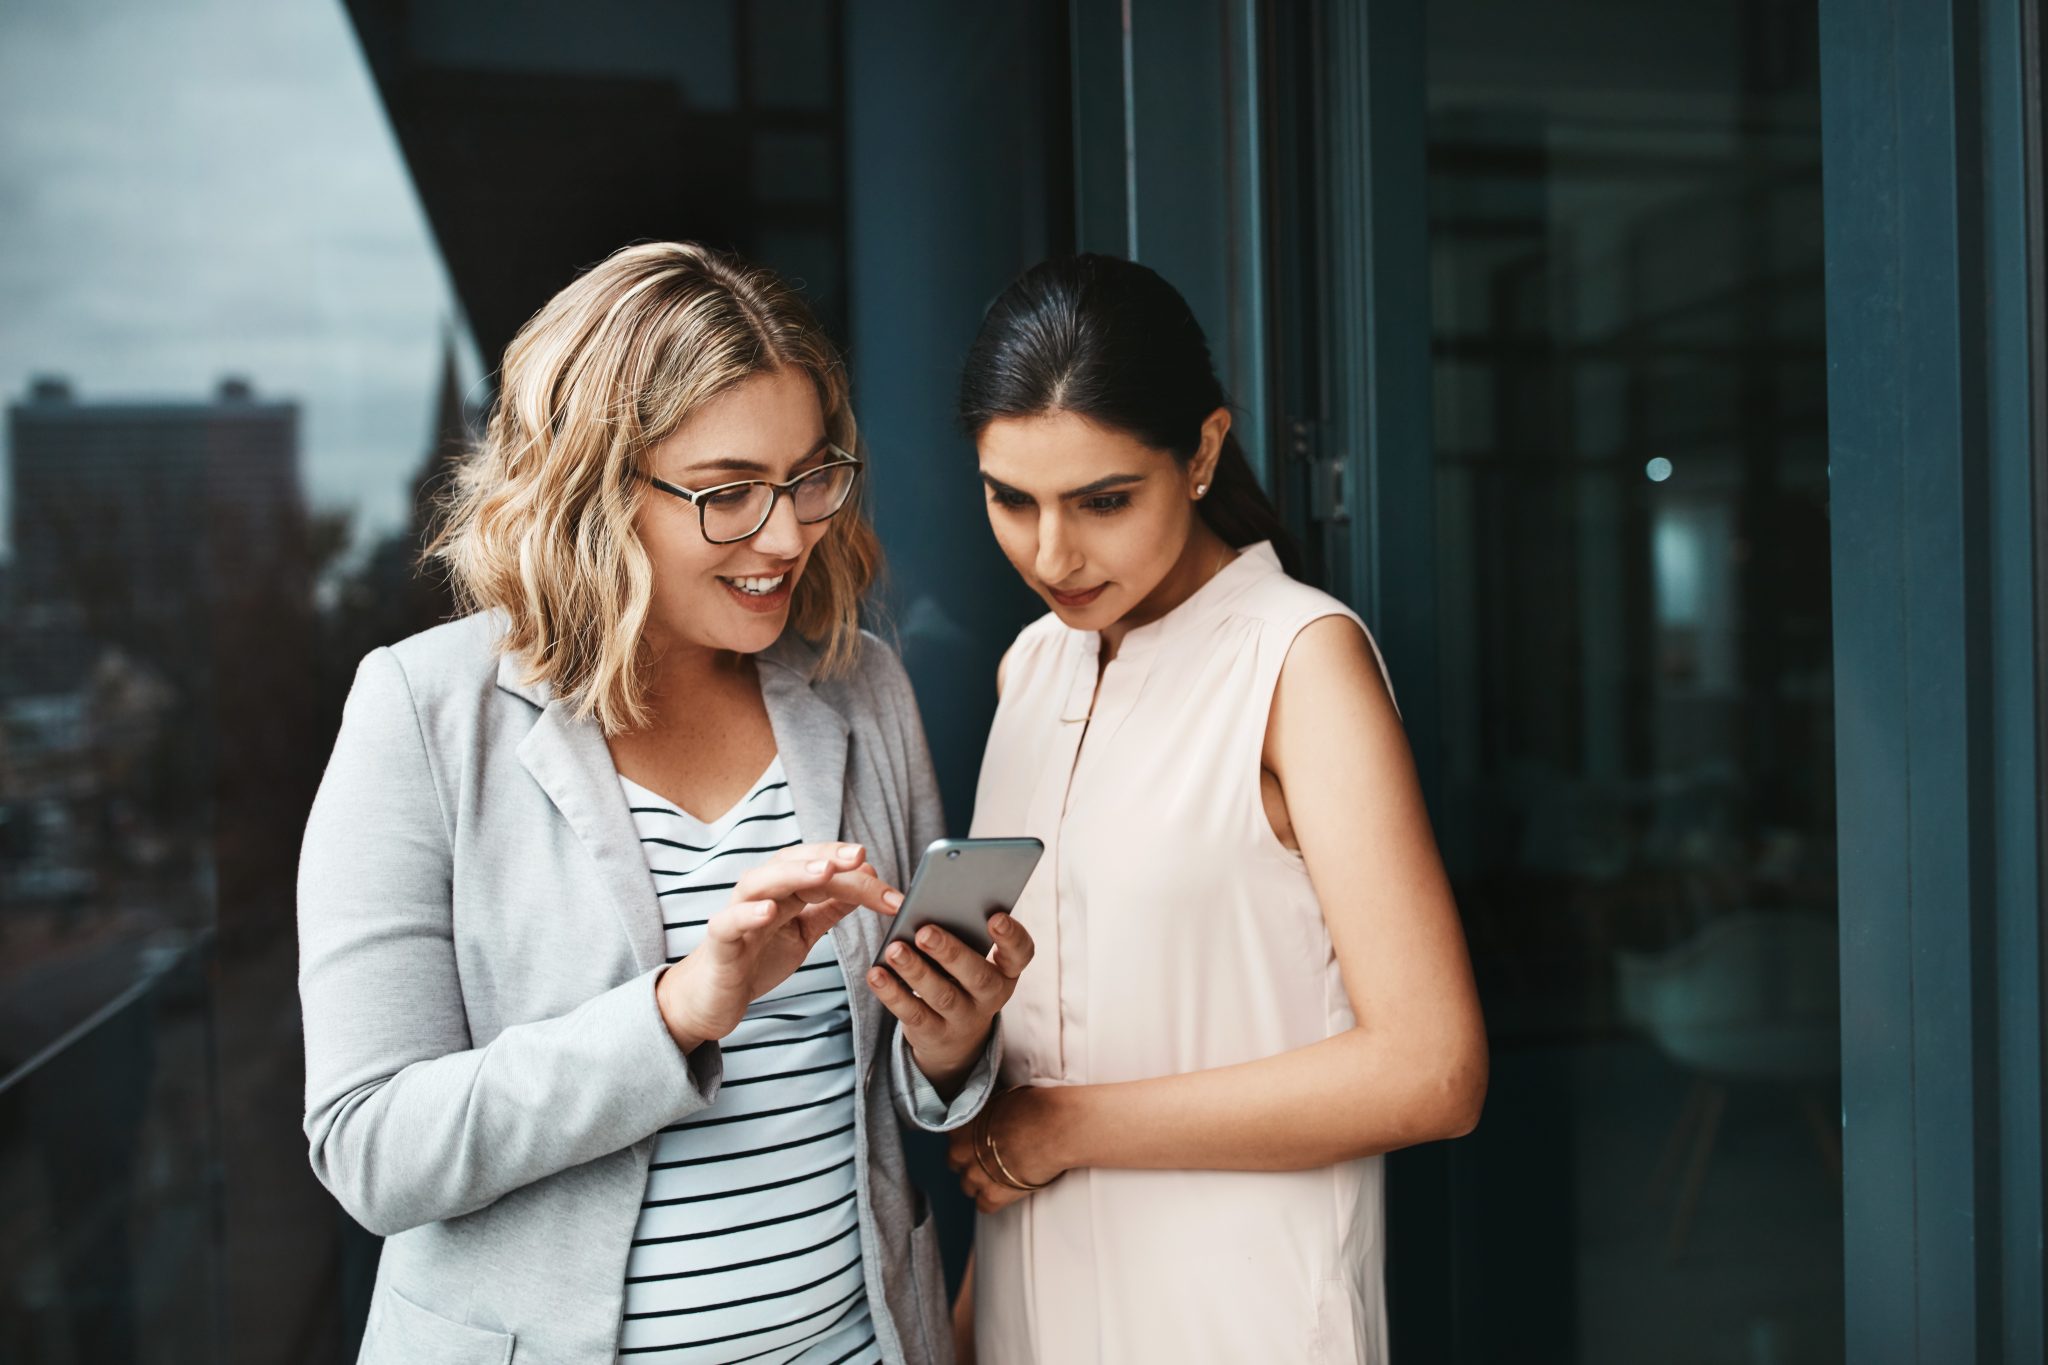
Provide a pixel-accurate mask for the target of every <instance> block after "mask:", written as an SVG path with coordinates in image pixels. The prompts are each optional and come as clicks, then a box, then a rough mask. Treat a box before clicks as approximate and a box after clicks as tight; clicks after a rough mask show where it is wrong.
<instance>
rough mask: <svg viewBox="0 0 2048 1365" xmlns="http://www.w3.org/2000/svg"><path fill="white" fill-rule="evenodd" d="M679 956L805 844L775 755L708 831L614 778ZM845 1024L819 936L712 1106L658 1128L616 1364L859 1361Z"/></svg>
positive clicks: (746, 1038)
mask: <svg viewBox="0 0 2048 1365" xmlns="http://www.w3.org/2000/svg"><path fill="white" fill-rule="evenodd" d="M619 785H620V786H621V787H622V788H623V789H624V790H625V793H626V804H627V805H628V806H630V807H631V808H632V811H633V823H634V824H635V826H637V827H638V829H639V831H640V845H641V848H642V849H643V850H644V851H645V852H646V855H647V866H648V869H649V871H651V872H652V873H653V874H654V889H655V892H656V893H657V895H658V897H659V899H660V904H661V907H662V920H663V929H664V930H665V932H666V934H667V939H668V960H669V961H671V962H675V961H678V960H680V959H681V958H682V957H683V955H684V954H686V953H688V952H690V951H691V950H692V949H694V948H695V947H696V946H697V944H698V943H699V942H700V941H701V940H702V939H703V937H704V926H705V923H706V922H707V921H708V920H709V919H710V917H711V916H712V915H713V914H715V913H717V912H718V911H719V910H721V909H723V908H724V907H725V906H726V905H727V904H728V903H729V902H730V901H731V899H732V892H733V885H734V883H735V882H737V881H738V880H739V878H740V875H741V874H742V873H744V872H746V871H747V870H748V869H750V868H752V867H755V866H757V865H759V864H761V863H764V862H766V861H767V860H768V859H770V858H772V857H774V856H775V854H776V853H777V852H778V851H779V850H781V849H785V848H788V847H790V846H791V845H793V844H796V843H799V842H801V840H800V838H799V837H798V834H797V828H796V809H795V806H794V805H793V803H792V802H791V800H790V794H789V781H788V779H787V778H786V777H785V776H784V775H783V771H782V760H781V759H780V758H779V757H778V758H777V759H776V760H775V762H774V763H772V764H770V765H769V768H768V771H767V772H766V773H765V774H763V775H762V777H761V780H760V781H759V782H757V783H756V784H755V785H754V790H753V792H752V793H751V794H750V795H749V796H747V798H746V799H745V800H743V801H741V802H739V803H738V804H737V805H735V806H734V807H733V808H732V809H731V810H729V811H727V812H726V813H725V814H724V815H722V816H720V817H719V818H718V820H716V821H715V822H713V823H712V824H709V825H706V824H704V823H703V822H702V821H699V820H697V819H696V818H694V817H693V816H691V815H689V814H687V813H686V812H684V811H681V810H678V809H677V808H676V807H675V805H674V804H673V803H671V802H669V801H667V800H664V799H663V798H662V797H661V796H659V795H657V794H655V793H654V792H651V791H649V790H647V788H645V787H642V786H639V785H638V784H637V783H634V782H632V781H629V780H628V779H627V778H625V777H624V776H621V777H620V778H619ZM852 1028H853V1025H852V1018H851V1014H850V1010H849V1007H848V1004H847V998H846V978H845V976H844V975H843V974H842V973H841V972H840V970H839V959H838V957H837V955H836V954H835V953H834V951H833V948H832V939H831V936H830V935H827V936H825V937H824V938H821V939H820V940H818V943H817V946H816V947H815V948H813V949H812V950H811V953H810V956H809V957H807V958H806V959H805V960H804V962H803V965H801V966H799V967H798V968H797V969H796V971H794V972H793V973H791V974H790V976H789V977H788V978H787V979H786V980H785V981H783V983H782V984H781V985H779V986H777V987H776V988H775V989H774V990H772V991H770V992H769V993H768V994H766V995H764V996H762V997H761V998H760V999H759V1000H756V1001H755V1002H754V1003H753V1004H752V1005H751V1006H749V1007H748V1009H747V1016H746V1018H745V1019H744V1020H742V1021H741V1022H740V1025H739V1027H738V1028H736V1029H734V1030H733V1031H732V1033H731V1034H730V1035H728V1036H727V1037H726V1038H725V1039H724V1040H723V1041H722V1043H721V1049H722V1051H723V1053H724V1062H725V1080H724V1083H723V1085H722V1086H721V1087H720V1089H719V1092H718V1098H717V1099H716V1100H714V1101H713V1102H712V1103H711V1105H710V1107H708V1108H706V1109H703V1110H700V1111H699V1112H697V1113H695V1114H692V1115H691V1116H690V1117H689V1118H687V1119H685V1120H683V1121H682V1122H681V1123H678V1124H676V1125H674V1126H673V1127H670V1128H665V1129H663V1130H662V1132H661V1135H660V1137H659V1138H658V1139H657V1140H656V1143H655V1148H654V1162H653V1166H652V1168H651V1169H650V1170H649V1172H648V1175H647V1192H646V1193H645V1194H644V1195H643V1196H642V1197H641V1205H640V1221H639V1224H638V1226H636V1227H635V1228H634V1230H633V1246H632V1250H631V1252H630V1254H629V1255H628V1257H627V1260H626V1299H625V1316H624V1321H623V1322H622V1323H621V1324H620V1329H619V1358H620V1360H621V1362H624V1363H625V1365H639V1363H640V1362H648V1363H649V1365H709V1363H710V1362H724V1363H726V1365H730V1362H736V1361H750V1362H758V1363H759V1365H867V1362H879V1361H880V1360H881V1353H880V1350H879V1348H878V1347H877V1346H876V1344H875V1334H874V1330H873V1327H872V1325H871V1323H870V1320H869V1316H868V1302H867V1290H866V1287H865V1281H864V1280H863V1278H862V1275H861V1250H860V1212H859V1205H858V1194H857V1189H856V1186H855V1183H854V1182H855V1171H854V1159H855V1157H854V1137H853V1125H854V1103H855V1096H854V1068H853V1033H852Z"/></svg>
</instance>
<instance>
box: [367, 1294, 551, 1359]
mask: <svg viewBox="0 0 2048 1365" xmlns="http://www.w3.org/2000/svg"><path fill="white" fill-rule="evenodd" d="M512 1344H513V1339H512V1335H511V1334H510V1333H509V1332H493V1331H491V1330H490V1329H489V1328H488V1327H471V1326H469V1325H468V1324H467V1323H461V1322H457V1321H455V1320H454V1319H453V1318H444V1317H442V1316H441V1315H440V1314H439V1313H435V1312H432V1311H430V1310H429V1309H425V1308H422V1307H420V1306H419V1305H418V1304H416V1303H414V1302H413V1301H412V1300H411V1299H408V1298H407V1297H405V1295H403V1294H401V1293H399V1292H398V1291H397V1290H395V1289H393V1288H392V1287H391V1286H389V1285H384V1286H381V1287H380V1288H379V1289H378V1290H377V1292H376V1294H375V1295H374V1296H373V1297H372V1298H371V1299H370V1323H369V1326H368V1327H367V1328H366V1329H364V1332H363V1351H362V1354H361V1355H359V1356H357V1357H356V1365H418V1362H421V1361H428V1360H431V1361H433V1362H434V1365H510V1362H511V1360H512Z"/></svg>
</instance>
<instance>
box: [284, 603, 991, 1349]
mask: <svg viewBox="0 0 2048 1365" xmlns="http://www.w3.org/2000/svg"><path fill="white" fill-rule="evenodd" d="M501 629H502V625H501V621H500V619H499V618H496V617H493V616H488V615H482V616H472V617H469V618H467V619H464V620H460V621H455V622H451V623H449V624H447V625H444V626H440V627H437V628H435V629H433V630H430V631H426V632H425V633H423V634H420V635H416V636H414V637H412V638H411V639H409V640H406V641H404V642H402V643H400V644H398V645H396V646H394V647H392V648H390V649H380V650H378V651H376V652H375V653H373V654H371V655H370V656H369V657H367V658H366V659H364V660H363V663H362V666H361V668H360V669H359V670H358V672H357V674H356V681H355V687H354V689H353V690H352V691H351V692H350V694H349V699H348V706H347V709H346V712H345V713H344V716H343V719H342V724H341V732H340V735H339V736H338V737H337V739H336V740H335V745H334V755H333V757H332V758H331V759H330V760H329V762H328V765H327V773H326V776H325V778H324V779H323V780H322V782H321V786H320V793H319V796H318V798H317V799H316V800H315V801H314V804H313V810H312V815H311V818H310V819H309V821H308V823H307V827H306V842H305V848H304V850H303V854H302V856H301V860H300V870H299V951H300V959H299V990H300V996H301V1000H302V1003H303V1005H304V1011H305V1041H306V1116H305V1130H306V1139H307V1142H308V1144H309V1145H310V1148H311V1152H312V1161H313V1169H314V1171H315V1172H316V1173H317V1174H318V1176H319V1177H320V1180H321V1181H322V1183H324V1184H325V1185H326V1186H327V1188H328V1189H329V1190H331V1191H332V1192H333V1194H334V1196H335V1198H337V1199H338V1200H340V1201H341V1204H342V1206H343V1207H344V1208H346V1209H347V1210H348V1211H349V1213H350V1214H352V1215H353V1216H354V1217H355V1218H356V1219H357V1220H358V1221H359V1222H361V1223H362V1224H363V1226H365V1227H367V1228H368V1229H370V1230H371V1231H372V1232H376V1233H380V1234H382V1235H383V1236H384V1237H386V1238H387V1239H388V1240H387V1241H386V1242H385V1244H384V1254H383V1259H382V1261H381V1263H380V1264H379V1266H378V1269H377V1285H376V1290H375V1294H374V1297H373V1299H372V1302H371V1308H370V1320H369V1328H368V1331H367V1334H366V1336H365V1338H364V1341H363V1350H362V1355H361V1358H360V1359H361V1361H362V1362H363V1365H395V1363H396V1362H406V1363H407V1365H419V1363H421V1362H434V1363H435V1365H444V1363H445V1365H483V1363H484V1362H492V1365H507V1362H514V1361H516V1362H518V1365H554V1363H555V1362H561V1363H562V1365H568V1363H569V1362H575V1363H576V1365H586V1363H587V1362H597V1361H610V1360H612V1359H613V1358H614V1354H615V1351H616V1347H617V1341H618V1331H619V1315H620V1311H621V1309H620V1305H621V1303H622V1302H623V1296H624V1281H625V1267H626V1253H627V1247H628V1244H629V1243H630V1242H631V1240H632V1234H633V1227H634V1224H635V1221H636V1219H637V1218H638V1215H639V1210H640V1200H641V1196H642V1193H643V1190H644V1188H645V1185H646V1181H647V1167H648V1161H649V1154H650V1153H651V1152H652V1150H653V1147H654V1139H655V1134H657V1133H658V1132H659V1131H660V1130H661V1129H662V1128H663V1127H664V1126H666V1125H669V1124H672V1123H675V1122H677V1121H678V1120H679V1119H681V1118H683V1117H684V1116H686V1115H688V1114H690V1113H693V1112H695V1111H696V1110H699V1109H701V1108H703V1107H704V1106H706V1105H708V1104H710V1103H711V1101H712V1099H713V1098H714V1097H715V1096H716V1095H717V1093H718V1085H719V1078H720V1075H721V1071H722V1066H721V1062H720V1057H719V1050H718V1047H717V1046H716V1045H715V1044H709V1043H707V1044H705V1045H704V1046H702V1047H700V1048H698V1049H697V1050H696V1051H695V1052H694V1053H692V1054H691V1055H689V1056H688V1057H685V1056H684V1055H683V1053H682V1052H681V1051H680V1050H679V1049H677V1047H676V1046H675V1043H674V1042H673V1041H672V1040H671V1039H670V1037H669V1035H668V1030H667V1029H666V1028H665V1027H664V1026H663V1024H662V1021H661V1016H660V1013H659V1011H658V1010H657V1009H656V1007H655V1001H654V980H655V977H656V975H657V974H658V973H659V972H660V971H661V969H662V967H663V966H664V962H663V935H662V925H661V913H660V910H659V908H658V902H657V901H656V899H655V895H654V885H653V881H652V878H651V877H650V876H649V875H648V872H647V866H646V862H645V860H644V857H643V855H642V852H641V848H640V842H639V837H638V835H637V833H636V831H635V829H634V826H633V820H632V816H631V815H630V814H629V813H628V811H627V808H626V802H625V798H624V796H623V795H622V794H621V792H620V790H619V785H618V781H617V778H616V776H615V773H614V769H613V767H612V762H611V755H610V753H609V751H608V750H607V749H606V747H605V743H604V739H603V736H602V734H601V733H600V731H599V729H598V727H597V725H596V724H595V722H593V721H587V720H586V721H578V720H574V719H572V718H571V717H570V716H569V714H568V712H567V710H566V708H564V707H563V706H562V705H560V704H559V703H557V702H556V701H554V700H553V699H551V698H550V697H549V695H548V694H547V692H546V691H545V690H544V689H541V688H534V687H528V686H525V685H523V684H522V683H521V682H520V681H519V669H518V667H517V665H516V663H515V662H514V661H512V660H509V659H501V658H500V656H499V654H498V651H497V648H496V641H497V639H498V638H499V634H500V631H501ZM863 646H864V647H863V649H862V651H861V659H860V663H859V665H858V667H857V668H856V669H855V671H853V672H852V673H851V674H849V675H845V676H841V677H838V678H832V679H826V678H820V677H818V676H817V675H816V666H817V655H816V652H815V651H814V650H812V649H811V648H810V647H809V646H808V645H806V644H804V643H803V642H802V641H800V640H798V639H796V638H795V637H794V635H793V634H792V635H790V636H787V637H785V639H784V640H783V641H782V642H780V643H779V644H777V645H776V646H775V647H774V648H773V649H771V650H769V651H768V652H766V653H765V654H763V655H761V656H760V660H759V664H760V678H761V691H762V695H763V697H764V698H765V699H766V702H767V707H768V713H769V717H770V719H771V720H772V722H773V724H774V729H775V739H776V743H777V745H778V746H779V747H780V749H781V754H782V762H783V767H784V770H785V771H786V772H787V773H788V774H789V779H790V789H791V792H792V795H793V796H794V798H795V803H796V810H797V823H798V825H799V827H800V828H801V830H802V833H803V837H804V838H805V840H806V841H808V842H818V841H825V840H834V839H850V840H854V841H857V842H859V843H861V844H863V845H865V846H866V848H867V850H868V854H869V857H870V858H871V859H872V861H873V862H874V864H875V867H876V868H877V870H879V871H880V872H881V874H882V875H883V877H885V878H886V879H888V880H890V881H892V882H893V883H894V884H896V885H898V886H901V885H904V884H905V878H906V877H907V876H908V874H909V873H910V872H911V871H912V860H913V859H914V858H915V857H916V856H917V854H918V852H919V851H921V850H922V849H923V848H924V846H925V844H926V843H927V842H929V841H930V840H931V839H933V838H936V837H938V836H939V835H940V834H942V833H943V832H944V831H943V828H942V817H941V814H940V809H939V801H938V791H937V786H936V783H935V782H934V779H933V776H932V769H931V760H930V757H929V755H928V754H927V752H926V749H925V741H924V732H923V730H922V728H921V726H920V724H919V721H918V716H917V705H916V701H915V699H914V698H913V697H912V695H911V690H910V682H909V679H908V678H907V677H906V676H905V675H904V672H903V667H902V665H901V663H899V662H898V661H897V659H896V656H895V655H894V653H893V652H891V651H890V650H889V648H888V647H887V646H886V645H884V644H882V643H881V642H880V641H878V640H875V639H873V638H872V637H870V638H868V639H866V640H864V641H863ZM879 924H880V920H879V917H878V916H875V915H873V914H871V913H869V912H866V911H859V912H856V913H855V914H853V915H850V916H848V917H847V918H846V919H845V920H844V921H842V922H841V923H840V924H839V926H838V927H837V928H835V929H834V930H833V935H832V936H833V940H834V944H835V946H836V948H837V949H838V953H839V961H840V964H841V966H842V967H843V968H844V969H845V972H846V976H847V981H848V983H849V990H848V992H847V994H848V996H849V997H850V999H851V1000H852V1008H853V1024H854V1034H853V1036H854V1057H855V1061H854V1067H855V1074H856V1081H857V1083H858V1085H859V1088H860V1100H859V1103H858V1106H857V1119H858V1122H857V1125H856V1128H855V1135H856V1151H857V1152H858V1153H859V1156H860V1162H859V1167H858V1169H859V1172H860V1179H859V1187H860V1225H861V1253H862V1257H863V1264H864V1267H865V1271H866V1278H867V1291H868V1306H869V1310H870V1312H871V1313H872V1315H873V1319H874V1325H875V1333H876V1340H877V1342H878V1344H879V1345H880V1347H881V1350H882V1353H883V1356H884V1358H885V1359H888V1360H891V1361H906V1362H916V1363H917V1365H925V1363H927V1362H929V1363H931V1365H944V1362H947V1361H950V1360H951V1358H952V1344H951V1333H950V1330H949V1326H948V1318H947V1311H946V1304H945V1300H944V1287H943V1284H942V1282H941V1278H940V1272H939V1256H938V1244H937V1240H936V1238H935V1237H934V1235H933V1229H932V1226H931V1221H930V1217H929V1214H928V1212H927V1211H926V1209H925V1205H924V1200H923V1198H922V1197H921V1196H920V1195H919V1194H918V1193H917V1191H916V1190H915V1188H914V1187H913V1186H912V1185H911V1184H910V1181H909V1179H908V1177H907V1175H906V1173H905V1170H904V1161H903V1147H902V1142H901V1139H900V1135H899V1133H898V1131H897V1128H896V1122H895V1114H894V1113H892V1109H891V1102H890V1099H889V1097H888V1095H889V1094H892V1095H893V1096H894V1098H895V1108H896V1110H897V1111H900V1113H901V1114H902V1115H903V1116H904V1117H905V1118H906V1119H908V1120H909V1121H910V1122H913V1123H916V1124H918V1125H919V1126H921V1127H926V1128H931V1129H935V1130H943V1129H946V1128H952V1127H957V1126H958V1125H960V1124H962V1123H964V1122H966V1121H967V1120H968V1119H969V1118H971V1117H972V1116H973V1115H974V1113H975V1112H976V1111H978V1110H979V1108H980V1106H981V1104H982V1102H983V1101H984V1100H985V1099H986V1098H987V1095H988V1092H989V1088H990V1086H991V1084H992V1083H993V1079H994V1075H995V1068H996V1066H997V1064H998V1063H999V1061H1000V1047H1001V1042H1000V1037H999V1036H998V1037H996V1038H992V1039H991V1041H990V1045H989V1050H988V1052H987V1054H985V1055H984V1056H983V1058H982V1059H981V1062H980V1064H979V1065H978V1066H977V1067H976V1069H975V1071H974V1073H973V1075H972V1076H971V1077H970V1078H969V1081H968V1083H967V1085H966V1087H965V1089H964V1090H963V1091H962V1093H961V1094H960V1096H959V1097H958V1098H957V1099H955V1100H954V1102H953V1103H952V1105H951V1106H950V1107H948V1106H946V1105H944V1104H942V1103H940V1102H939V1100H938V1097H937V1096H936V1094H934V1093H933V1092H932V1091H931V1087H930V1086H929V1085H928V1084H926V1083H925V1082H924V1078H923V1077H922V1076H920V1075H917V1074H915V1068H914V1067H912V1066H911V1065H910V1064H909V1060H908V1058H909V1053H908V1049H907V1047H906V1046H905V1045H904V1044H903V1042H902V1039H901V1035H900V1032H899V1031H898V1030H897V1029H896V1028H895V1020H894V1019H893V1018H892V1017H891V1016H890V1015H889V1014H888V1012H887V1011H886V1010H884V1009H883V1008H882V1007H881V1004H880V1003H879V1002H878V1001H877V1000H876V999H875V998H874V995H873V993H872V992H870V991H869V990H868V989H867V988H866V986H865V984H864V983H863V981H862V974H863V973H864V972H865V970H866V969H867V966H868V964H869V963H871V962H872V961H873V960H874V955H875V953H876V951H877V949H878V947H879V945H880V934H881V931H880V928H879ZM884 1054H887V1058H888V1063H889V1064H888V1066H887V1068H886V1073H887V1077H886V1079H884V1080H879V1081H878V1078H877V1075H876V1071H877V1065H878V1063H879V1062H880V1061H881V1060H882V1058H883V1056H884ZM884 1092H888V1094H885V1093H884Z"/></svg>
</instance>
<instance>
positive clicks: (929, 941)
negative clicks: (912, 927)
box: [917, 929, 939, 948]
mask: <svg viewBox="0 0 2048 1365" xmlns="http://www.w3.org/2000/svg"><path fill="white" fill-rule="evenodd" d="M917 946H918V947H920V948H936V947H938V946H939V931H938V930H936V929H920V930H918V931H917Z"/></svg>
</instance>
